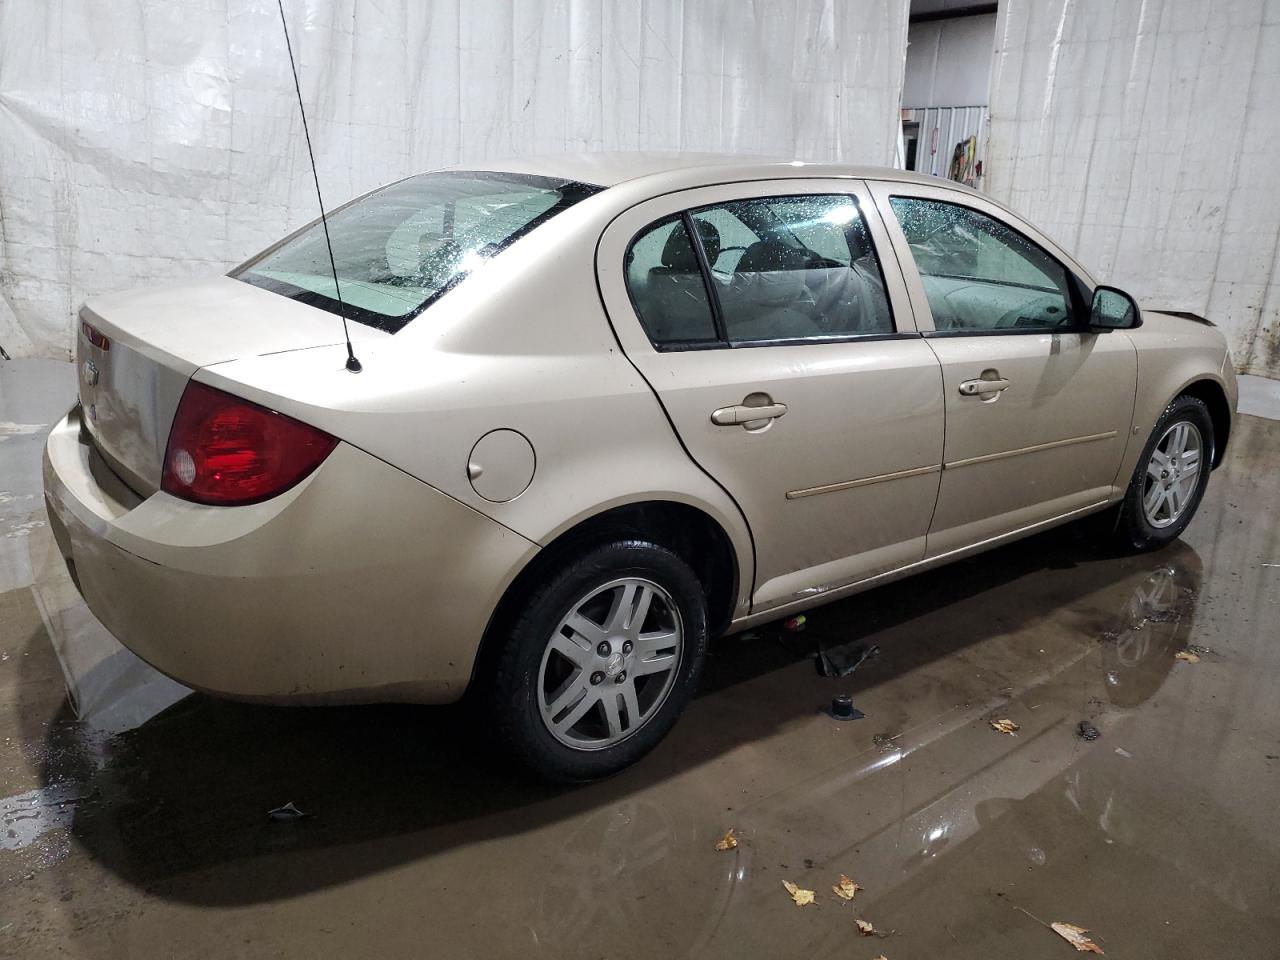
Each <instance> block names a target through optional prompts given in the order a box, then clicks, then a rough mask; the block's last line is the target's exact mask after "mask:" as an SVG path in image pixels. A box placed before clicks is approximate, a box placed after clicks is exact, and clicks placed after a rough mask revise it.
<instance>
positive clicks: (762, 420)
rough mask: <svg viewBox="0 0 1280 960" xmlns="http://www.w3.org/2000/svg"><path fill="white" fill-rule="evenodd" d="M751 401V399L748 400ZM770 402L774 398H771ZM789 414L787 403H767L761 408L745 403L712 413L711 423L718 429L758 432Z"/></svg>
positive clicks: (722, 408)
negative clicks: (726, 428) (741, 428)
mask: <svg viewBox="0 0 1280 960" xmlns="http://www.w3.org/2000/svg"><path fill="white" fill-rule="evenodd" d="M748 399H750V398H748ZM769 399H770V400H771V399H772V398H769ZM786 412H787V405H786V404H785V403H773V402H769V403H765V404H761V405H760V406H749V405H747V404H745V403H739V404H735V405H734V406H732V407H721V408H720V409H719V410H713V411H712V412H711V422H712V423H714V424H715V425H716V426H717V427H735V426H742V427H745V428H746V429H748V430H758V429H760V428H761V427H764V426H767V425H768V424H769V422H770V421H772V420H776V419H778V417H781V416H783V415H784V414H785V413H786Z"/></svg>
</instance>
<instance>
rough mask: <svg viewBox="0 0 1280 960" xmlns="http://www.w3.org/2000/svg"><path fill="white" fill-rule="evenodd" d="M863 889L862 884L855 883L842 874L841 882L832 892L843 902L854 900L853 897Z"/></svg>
mask: <svg viewBox="0 0 1280 960" xmlns="http://www.w3.org/2000/svg"><path fill="white" fill-rule="evenodd" d="M861 889H862V884H860V883H854V882H853V881H852V880H850V879H849V878H848V877H846V876H845V875H844V874H843V873H842V874H840V882H839V883H837V884H833V885H832V887H831V892H832V893H834V894H835V895H836V896H837V897H840V898H841V899H842V900H852V899H853V895H854V894H855V893H857V892H858V891H859V890H861Z"/></svg>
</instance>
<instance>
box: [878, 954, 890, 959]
mask: <svg viewBox="0 0 1280 960" xmlns="http://www.w3.org/2000/svg"><path fill="white" fill-rule="evenodd" d="M876 960H889V958H888V957H886V956H885V955H884V954H883V953H882V954H880V956H878V957H876Z"/></svg>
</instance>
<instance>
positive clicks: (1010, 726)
mask: <svg viewBox="0 0 1280 960" xmlns="http://www.w3.org/2000/svg"><path fill="white" fill-rule="evenodd" d="M990 723H991V729H992V730H995V731H996V732H997V733H1007V734H1009V736H1013V735H1014V734H1015V733H1017V732H1018V725H1017V724H1016V723H1014V722H1013V721H1012V720H1009V719H1008V718H1006V719H1004V720H992V721H990Z"/></svg>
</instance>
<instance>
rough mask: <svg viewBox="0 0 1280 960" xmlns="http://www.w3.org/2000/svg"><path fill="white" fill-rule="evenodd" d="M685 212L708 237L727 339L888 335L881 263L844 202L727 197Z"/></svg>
mask: <svg viewBox="0 0 1280 960" xmlns="http://www.w3.org/2000/svg"><path fill="white" fill-rule="evenodd" d="M692 215H693V222H694V223H696V224H697V225H698V227H699V229H700V230H704V231H710V232H711V233H712V242H709V243H708V242H704V247H705V248H706V249H707V260H708V263H709V265H710V267H711V277H712V282H713V286H714V288H715V292H716V295H717V297H718V299H719V303H720V310H721V313H722V315H723V318H724V329H725V334H726V336H727V338H728V340H729V342H730V343H759V342H768V341H772V340H824V339H846V338H848V337H856V336H865V335H876V334H886V333H892V332H893V319H892V317H891V316H890V313H889V301H888V298H887V297H886V296H885V289H884V278H883V276H882V275H881V273H880V262H879V260H877V258H876V253H875V249H874V248H873V247H872V245H871V237H870V235H869V234H868V232H867V225H866V223H865V222H864V221H863V219H862V213H861V212H860V211H859V210H858V205H857V203H856V202H854V199H853V198H852V197H849V196H844V195H833V196H797V197H769V198H765V199H760V200H736V201H733V202H731V203H726V204H722V205H717V206H714V207H704V208H701V209H699V210H694V211H692ZM725 237H729V238H731V239H732V240H733V241H734V242H731V243H725V242H724V238H725ZM712 249H714V250H715V251H716V255H715V256H714V257H713V256H712Z"/></svg>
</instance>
